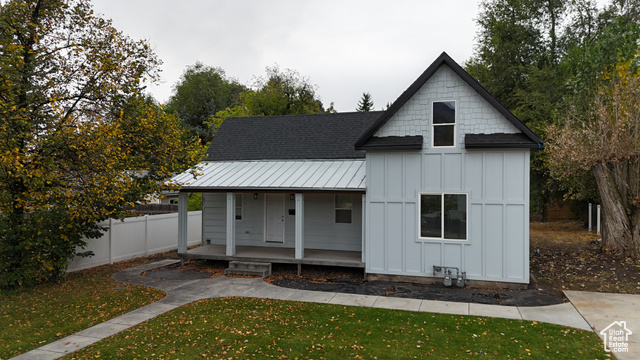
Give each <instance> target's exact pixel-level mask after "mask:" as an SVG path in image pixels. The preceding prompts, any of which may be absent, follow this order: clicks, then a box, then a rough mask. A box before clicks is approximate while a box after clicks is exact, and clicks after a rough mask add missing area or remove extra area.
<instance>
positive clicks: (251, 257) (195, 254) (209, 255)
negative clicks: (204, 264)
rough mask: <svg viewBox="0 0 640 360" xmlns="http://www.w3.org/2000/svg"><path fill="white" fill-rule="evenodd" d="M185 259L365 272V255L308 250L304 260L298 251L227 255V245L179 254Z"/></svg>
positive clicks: (243, 249)
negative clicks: (335, 267)
mask: <svg viewBox="0 0 640 360" xmlns="http://www.w3.org/2000/svg"><path fill="white" fill-rule="evenodd" d="M179 255H180V257H182V258H184V259H207V260H225V261H231V260H236V261H254V262H270V263H278V264H304V265H323V266H345V267H355V268H364V262H362V252H360V251H338V250H318V249H305V251H304V257H303V258H301V259H296V257H295V249H292V248H279V247H262V246H236V254H235V255H233V256H229V255H227V254H226V246H225V245H202V246H200V247H197V248H194V249H190V250H187V251H186V252H183V253H180V254H179Z"/></svg>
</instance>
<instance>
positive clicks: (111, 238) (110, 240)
mask: <svg viewBox="0 0 640 360" xmlns="http://www.w3.org/2000/svg"><path fill="white" fill-rule="evenodd" d="M109 264H113V219H112V218H109Z"/></svg>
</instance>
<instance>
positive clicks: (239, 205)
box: [236, 194, 242, 220]
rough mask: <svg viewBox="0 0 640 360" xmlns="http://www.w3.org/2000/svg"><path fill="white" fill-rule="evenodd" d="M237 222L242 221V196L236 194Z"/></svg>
mask: <svg viewBox="0 0 640 360" xmlns="http://www.w3.org/2000/svg"><path fill="white" fill-rule="evenodd" d="M236 220H242V194H236Z"/></svg>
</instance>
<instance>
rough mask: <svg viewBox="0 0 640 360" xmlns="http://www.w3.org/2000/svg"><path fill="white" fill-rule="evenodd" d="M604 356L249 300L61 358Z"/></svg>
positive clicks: (504, 336)
mask: <svg viewBox="0 0 640 360" xmlns="http://www.w3.org/2000/svg"><path fill="white" fill-rule="evenodd" d="M471 355H479V356H482V358H487V359H549V358H553V359H604V358H608V355H606V354H605V353H604V351H603V347H602V342H601V341H600V339H599V338H598V336H597V335H596V334H595V333H593V332H589V331H582V330H577V329H573V328H567V327H562V326H557V325H551V324H544V323H538V322H531V321H518V320H507V319H496V318H484V317H477V316H460V315H443V314H432V313H419V312H409V311H399V310H384V309H376V308H366V307H351V306H340V305H327V304H314V303H301V302H291V301H279V300H268V299H252V298H222V299H208V300H202V301H199V302H197V303H192V304H189V305H186V306H183V307H180V308H178V309H176V310H173V311H171V312H169V313H166V314H163V315H161V316H159V317H157V318H154V319H152V320H149V321H148V322H145V323H143V324H140V325H138V326H136V327H134V328H132V329H129V330H126V331H124V332H122V333H119V334H117V335H115V336H113V337H111V338H108V339H105V340H103V341H100V342H99V343H97V344H94V345H93V346H90V347H88V348H85V349H83V350H80V351H79V352H76V353H74V354H71V355H68V356H66V357H65V358H64V359H94V358H109V359H116V358H122V357H125V358H131V359H133V358H137V359H178V358H180V359H248V358H255V359H264V358H280V359H306V358H313V359H347V358H351V359H360V358H367V359H376V358H377V359H407V358H424V357H428V356H429V357H433V358H454V357H462V358H467V357H469V356H471Z"/></svg>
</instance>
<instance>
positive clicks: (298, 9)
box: [93, 0, 479, 112]
mask: <svg viewBox="0 0 640 360" xmlns="http://www.w3.org/2000/svg"><path fill="white" fill-rule="evenodd" d="M93 4H94V10H95V11H96V12H97V13H100V14H102V15H103V16H104V17H106V18H110V19H112V20H113V23H114V26H115V27H116V28H117V29H119V30H121V31H123V32H124V33H125V34H127V35H128V36H130V37H131V38H133V39H146V40H148V41H149V43H150V44H151V46H152V47H153V48H154V49H155V52H156V54H157V55H158V56H159V57H160V58H161V59H162V61H163V62H164V63H163V65H162V67H161V69H162V73H161V76H162V80H161V83H160V84H159V85H158V86H150V87H149V90H150V92H151V93H152V94H153V96H154V97H155V98H156V99H157V100H159V101H160V102H163V103H164V102H166V101H167V100H168V98H169V96H170V95H171V92H172V88H173V86H174V85H175V84H176V82H177V81H178V80H179V78H180V75H181V74H182V72H183V71H184V69H185V67H186V66H188V65H193V64H195V62H196V61H200V62H202V63H204V64H207V65H210V66H215V67H220V68H222V69H224V70H225V71H226V74H227V75H228V76H229V77H233V78H235V79H237V80H238V81H239V82H241V83H242V84H245V85H248V86H250V85H252V83H253V81H252V79H253V77H254V76H260V75H264V74H265V67H266V66H271V65H274V64H278V65H279V66H280V67H281V68H282V69H286V68H290V69H295V70H297V71H298V72H300V74H301V75H304V76H307V77H309V79H310V80H311V82H312V83H313V84H316V85H317V86H318V94H319V96H320V98H321V100H322V102H323V103H324V105H325V107H328V106H329V103H330V102H332V101H333V102H334V103H335V108H336V109H337V110H338V111H341V112H343V111H353V110H354V109H355V107H356V105H357V102H358V100H359V99H360V98H361V96H362V93H363V92H365V91H366V92H369V93H371V95H372V97H373V101H374V106H375V108H376V109H381V108H382V107H384V106H385V104H387V102H392V101H394V100H395V99H396V98H397V97H398V96H400V94H401V93H402V92H403V91H404V90H405V89H406V88H407V87H408V86H409V85H410V84H411V83H412V82H413V80H415V79H416V78H417V77H418V76H419V75H420V74H421V73H422V71H424V70H425V69H426V68H427V66H429V64H430V63H431V62H432V61H433V60H435V58H436V57H437V56H438V55H439V54H440V53H441V52H442V51H446V52H447V53H448V54H449V55H450V56H451V57H452V58H453V59H454V60H455V61H457V62H458V63H459V64H461V65H462V64H463V63H464V62H465V61H466V60H467V59H469V57H470V56H471V55H472V52H473V46H474V43H475V37H476V31H477V27H476V23H475V18H476V17H477V13H478V4H479V1H476V0H447V1H442V0H440V1H435V0H416V1H413V0H411V1H410V0H394V1H388V0H384V1H382V0H366V1H351V0H349V1H346V0H309V1H300V0H270V1H258V0H253V1H252V0H225V1H222V0H208V1H206V0H197V1H196V0H178V1H176V0H171V1H168V0H93Z"/></svg>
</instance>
